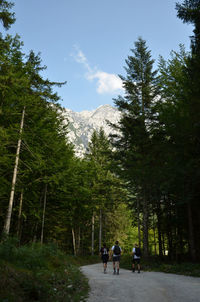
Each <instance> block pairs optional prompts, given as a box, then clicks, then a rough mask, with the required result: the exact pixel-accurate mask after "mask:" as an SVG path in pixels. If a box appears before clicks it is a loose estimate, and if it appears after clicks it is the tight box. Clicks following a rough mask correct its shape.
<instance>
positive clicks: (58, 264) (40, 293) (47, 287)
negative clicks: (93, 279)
mask: <svg viewBox="0 0 200 302" xmlns="http://www.w3.org/2000/svg"><path fill="white" fill-rule="evenodd" d="M97 262H98V258H97V257H90V256H89V257H86V256H85V257H83V258H82V257H81V258H80V257H74V256H70V255H65V254H64V253H63V252H61V251H60V250H59V249H58V248H57V247H56V246H55V245H53V244H48V245H41V244H34V245H30V246H28V245H26V246H22V247H17V241H16V240H15V239H9V240H7V241H5V242H4V243H1V244H0V280H1V282H0V301H1V302H27V301H29V302H32V301H35V302H36V301H37V302H43V301H44V302H45V301H48V302H65V301H70V302H80V301H85V300H86V298H87V296H88V291H89V286H88V280H87V279H86V278H85V276H84V275H83V274H82V273H81V271H80V269H79V266H81V265H85V264H89V263H90V264H91V263H97Z"/></svg>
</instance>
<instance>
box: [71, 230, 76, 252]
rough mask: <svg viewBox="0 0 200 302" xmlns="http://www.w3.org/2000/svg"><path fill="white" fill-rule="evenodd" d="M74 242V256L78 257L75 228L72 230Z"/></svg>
mask: <svg viewBox="0 0 200 302" xmlns="http://www.w3.org/2000/svg"><path fill="white" fill-rule="evenodd" d="M72 241H73V250H74V256H76V238H75V232H74V228H72Z"/></svg>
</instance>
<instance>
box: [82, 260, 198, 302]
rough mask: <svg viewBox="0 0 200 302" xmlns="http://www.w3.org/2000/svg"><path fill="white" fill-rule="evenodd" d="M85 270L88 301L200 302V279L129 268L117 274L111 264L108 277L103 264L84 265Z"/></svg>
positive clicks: (83, 270) (109, 264)
mask: <svg viewBox="0 0 200 302" xmlns="http://www.w3.org/2000/svg"><path fill="white" fill-rule="evenodd" d="M81 271H82V272H83V273H84V274H85V276H86V277H87V278H88V279H89V285H90V288H91V291H90V294H89V297H88V300H87V301H88V302H102V301H106V302H107V301H108V302H109V301H116V302H151V301H154V302H200V278H196V277H188V276H182V275H175V274H166V273H160V272H143V271H141V273H140V274H138V272H137V271H136V272H135V273H132V271H129V270H125V269H120V274H119V275H113V269H112V263H111V262H108V268H107V274H104V273H103V265H102V263H98V264H92V265H86V266H82V267H81Z"/></svg>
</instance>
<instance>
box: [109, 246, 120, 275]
mask: <svg viewBox="0 0 200 302" xmlns="http://www.w3.org/2000/svg"><path fill="white" fill-rule="evenodd" d="M111 250H112V256H113V274H114V275H115V274H116V268H117V275H119V262H120V256H121V252H122V249H121V247H120V246H119V242H118V241H116V242H115V245H113V246H112V249H111Z"/></svg>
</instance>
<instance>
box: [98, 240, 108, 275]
mask: <svg viewBox="0 0 200 302" xmlns="http://www.w3.org/2000/svg"><path fill="white" fill-rule="evenodd" d="M100 255H101V259H102V262H103V269H104V274H106V269H107V262H108V260H109V248H108V247H107V246H106V244H105V243H104V244H103V247H102V248H101V249H100Z"/></svg>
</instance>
